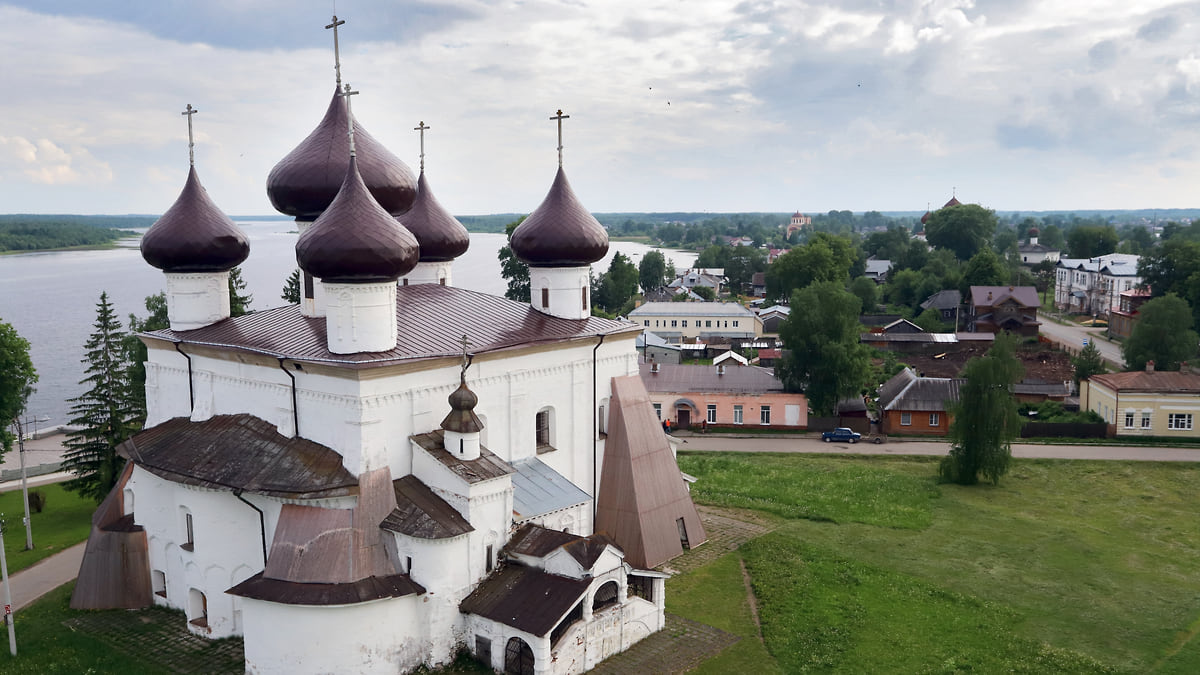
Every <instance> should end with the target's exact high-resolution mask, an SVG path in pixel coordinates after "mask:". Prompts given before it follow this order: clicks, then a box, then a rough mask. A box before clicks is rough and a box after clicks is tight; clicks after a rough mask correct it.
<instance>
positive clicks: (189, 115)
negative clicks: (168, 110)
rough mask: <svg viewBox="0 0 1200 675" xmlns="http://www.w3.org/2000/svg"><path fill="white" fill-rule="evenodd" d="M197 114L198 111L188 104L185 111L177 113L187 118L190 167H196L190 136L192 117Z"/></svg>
mask: <svg viewBox="0 0 1200 675" xmlns="http://www.w3.org/2000/svg"><path fill="white" fill-rule="evenodd" d="M198 112H200V111H199V110H196V109H195V108H193V107H192V104H191V103H189V104H187V110H184V111H183V112H181V113H179V114H180V115H187V118H188V164H191V165H192V166H196V142H195V140H194V138H193V136H192V115H195V114H196V113H198Z"/></svg>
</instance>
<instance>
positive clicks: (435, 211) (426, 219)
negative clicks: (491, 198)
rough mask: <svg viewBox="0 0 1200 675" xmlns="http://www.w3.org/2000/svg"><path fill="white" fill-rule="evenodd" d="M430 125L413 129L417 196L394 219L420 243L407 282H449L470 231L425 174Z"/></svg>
mask: <svg viewBox="0 0 1200 675" xmlns="http://www.w3.org/2000/svg"><path fill="white" fill-rule="evenodd" d="M429 128H430V127H428V126H426V125H425V122H423V121H422V122H421V123H420V124H419V125H418V126H416V127H414V128H413V130H414V131H418V132H420V134H421V175H420V178H418V179H417V199H416V201H414V202H413V205H412V208H411V209H409V210H408V213H405V214H404V215H402V216H397V217H396V219H397V220H399V221H400V224H401V225H403V226H404V227H406V228H408V231H409V232H412V233H413V236H414V237H416V238H417V243H418V244H420V246H421V259H420V261H419V262H418V263H417V266H416V268H415V269H414V270H413V271H412V272H410V273H409V274H408V275H407V276H405V277H404V280H403V283H404V285H406V286H407V285H408V284H442V285H443V286H450V285H452V282H451V278H450V272H451V268H452V266H453V263H454V259H455V258H457V257H458V256H460V255H462V254H463V253H466V251H467V248H468V247H469V246H470V245H471V235H470V234H468V233H467V228H465V227H463V225H462V223H460V222H458V219H456V218H455V217H454V216H452V215H450V212H449V211H447V210H446V209H445V208H443V207H442V205H441V204H440V203H438V200H437V197H434V196H433V192H432V191H431V190H430V189H429V181H428V180H426V178H425V132H426V131H427V130H428V129H429Z"/></svg>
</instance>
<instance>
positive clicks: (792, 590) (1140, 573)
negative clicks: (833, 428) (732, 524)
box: [667, 453, 1200, 673]
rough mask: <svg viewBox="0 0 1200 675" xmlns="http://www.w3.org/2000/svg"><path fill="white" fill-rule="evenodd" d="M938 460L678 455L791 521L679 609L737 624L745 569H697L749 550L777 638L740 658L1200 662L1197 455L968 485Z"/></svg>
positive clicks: (1113, 665) (698, 487)
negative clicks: (731, 595) (1193, 460)
mask: <svg viewBox="0 0 1200 675" xmlns="http://www.w3.org/2000/svg"><path fill="white" fill-rule="evenodd" d="M936 461H937V459H936V458H897V457H871V458H861V457H859V458H850V457H837V458H831V457H814V456H802V455H787V456H784V455H740V454H739V455H736V456H731V455H713V454H707V453H704V454H687V453H683V454H681V455H680V467H681V468H682V469H683V470H684V471H686V472H688V473H691V474H693V475H696V476H697V477H698V478H699V479H700V480H699V482H698V483H696V484H695V485H694V486H693V496H694V497H695V498H696V500H697V501H699V502H703V503H709V504H714V505H718V506H735V507H743V508H746V507H749V508H755V509H760V510H764V511H767V512H770V513H773V514H776V515H777V516H778V517H779V523H780V524H779V526H778V527H777V529H776V530H775V531H774V532H772V533H771V534H769V535H766V536H764V537H761V538H759V539H757V540H755V541H753V542H751V543H749V544H747V545H745V546H743V547H742V548H741V549H740V550H739V551H737V552H734V553H731V554H729V555H727V556H725V557H724V558H722V559H721V560H719V561H718V562H717V563H714V564H712V565H710V566H708V567H706V568H703V569H701V570H698V571H697V572H694V573H691V574H688V575H683V576H680V577H677V578H675V579H672V580H671V582H670V584H669V587H668V596H667V597H668V611H674V612H677V613H680V614H682V615H684V616H688V617H689V618H693V619H695V620H698V621H705V620H706V618H705V616H703V615H704V614H705V613H706V612H707V613H708V614H716V615H717V616H715V617H713V620H718V619H720V620H724V621H726V622H732V621H734V619H735V618H736V612H734V611H731V610H727V611H715V608H712V607H711V604H710V600H712V599H713V597H714V596H715V594H717V593H718V591H717V590H716V586H718V585H720V586H721V588H723V589H724V588H728V587H730V584H733V582H734V581H736V580H735V579H731V578H726V577H729V576H730V575H728V574H727V575H726V577H721V578H720V579H719V580H717V579H716V577H715V576H714V578H713V579H712V580H711V581H704V582H701V581H699V580H698V579H699V577H697V575H700V574H701V573H704V574H708V575H719V574H720V572H721V570H723V569H726V568H729V567H736V566H737V563H732V562H729V561H730V560H737V559H739V558H741V559H742V560H744V562H745V565H746V568H747V570H748V573H749V576H750V580H751V583H752V586H753V589H754V593H755V596H756V597H757V602H758V608H759V613H760V616H761V622H762V632H763V637H764V641H765V647H766V649H765V650H764V651H763V652H761V653H758V654H753V653H746V654H744V655H743V656H744V657H745V658H746V659H747V660H746V661H743V662H739V663H738V664H737V669H738V670H741V671H743V672H752V671H755V670H762V671H764V672H771V671H772V670H773V669H778V670H782V671H784V672H805V671H812V670H822V671H825V670H833V671H840V672H967V671H972V672H1030V673H1035V672H1036V673H1040V672H1162V673H1195V672H1200V639H1194V638H1195V635H1196V633H1197V632H1200V620H1198V619H1200V555H1197V554H1198V553H1200V551H1198V548H1200V521H1198V520H1197V518H1196V516H1195V507H1196V485H1197V481H1198V479H1200V467H1197V466H1195V465H1190V464H1183V463H1173V464H1169V463H1162V464H1147V463H1123V462H1082V461H1054V460H1017V461H1016V462H1015V463H1014V465H1013V469H1012V471H1011V472H1010V474H1009V475H1008V476H1006V477H1005V478H1004V479H1003V480H1002V481H1001V484H1000V486H999V487H991V486H975V487H968V488H964V487H959V486H953V485H938V484H936V483H935V482H934V479H933V475H934V471H935V463H936ZM722 592H725V591H722ZM743 601H744V599H743ZM727 602H730V603H736V602H737V601H735V600H733V599H727ZM727 606H728V607H730V608H732V607H734V606H736V604H729V605H727ZM706 607H708V608H709V609H705V608H706ZM727 630H730V631H731V632H735V633H737V634H739V635H742V636H743V637H744V639H743V641H742V643H739V646H744V645H745V643H746V642H747V641H748V640H754V641H757V637H756V636H755V633H754V632H750V633H747V632H746V631H747V630H748V629H747V628H746V627H745V625H741V626H740V627H739V626H737V625H734V624H732V623H731V624H730V627H729V628H727ZM730 651H731V652H732V651H733V650H730ZM755 657H759V658H755ZM719 658H732V657H730V656H729V655H727V654H723V655H722V657H719ZM712 672H718V671H717V670H714V671H712Z"/></svg>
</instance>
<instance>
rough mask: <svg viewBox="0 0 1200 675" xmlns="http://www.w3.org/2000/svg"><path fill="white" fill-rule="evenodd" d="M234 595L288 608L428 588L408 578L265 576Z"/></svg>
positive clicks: (239, 587)
mask: <svg viewBox="0 0 1200 675" xmlns="http://www.w3.org/2000/svg"><path fill="white" fill-rule="evenodd" d="M225 592H226V593H228V594H230V595H236V596H239V597H243V598H253V599H255V600H266V601H268V602H278V603H282V604H285V605H353V604H356V603H359V602H369V601H371V600H380V599H382V598H399V597H403V596H405V595H420V594H422V593H424V592H425V587H424V586H422V585H421V584H418V583H417V582H415V581H413V580H412V579H411V578H410V577H409V576H408V575H407V574H392V575H389V576H384V577H366V578H365V579H360V580H358V581H354V582H350V583H344V584H325V583H298V582H294V581H284V580H282V579H270V578H267V577H264V576H263V573H262V572H259V573H258V574H255V575H254V576H252V577H250V578H249V579H247V580H245V581H243V582H242V583H240V584H238V585H236V586H234V587H233V588H231V589H229V590H227V591H225Z"/></svg>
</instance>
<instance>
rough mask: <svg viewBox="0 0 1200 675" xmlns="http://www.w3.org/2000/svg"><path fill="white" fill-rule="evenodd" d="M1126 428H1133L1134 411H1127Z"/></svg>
mask: <svg viewBox="0 0 1200 675" xmlns="http://www.w3.org/2000/svg"><path fill="white" fill-rule="evenodd" d="M1125 428H1126V429H1132V428H1133V411H1132V410H1127V411H1125Z"/></svg>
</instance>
